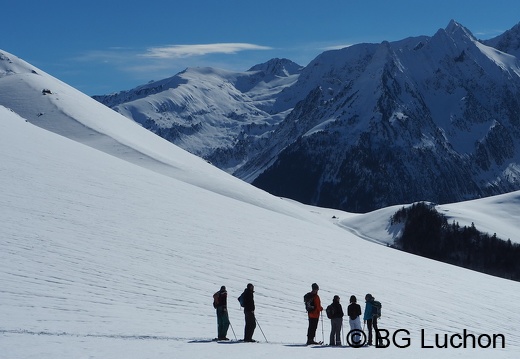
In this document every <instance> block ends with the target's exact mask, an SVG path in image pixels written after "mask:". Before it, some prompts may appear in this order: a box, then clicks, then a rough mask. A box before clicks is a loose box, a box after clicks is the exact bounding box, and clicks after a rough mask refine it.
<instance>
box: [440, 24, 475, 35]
mask: <svg viewBox="0 0 520 359" xmlns="http://www.w3.org/2000/svg"><path fill="white" fill-rule="evenodd" d="M444 31H446V33H447V34H448V35H450V36H455V35H459V36H460V35H462V36H464V37H469V38H470V39H472V40H475V36H473V34H472V33H471V31H469V30H468V29H467V28H465V27H464V26H462V25H461V24H460V23H458V22H457V21H455V20H451V21H450V23H449V24H448V26H447V27H446V28H445V29H444Z"/></svg>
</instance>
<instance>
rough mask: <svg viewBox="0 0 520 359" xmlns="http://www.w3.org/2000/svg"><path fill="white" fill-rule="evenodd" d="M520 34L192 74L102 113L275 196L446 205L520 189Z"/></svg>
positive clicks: (460, 32)
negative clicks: (141, 127)
mask: <svg viewBox="0 0 520 359" xmlns="http://www.w3.org/2000/svg"><path fill="white" fill-rule="evenodd" d="M518 29H519V27H518V25H517V26H515V27H514V28H513V29H511V30H509V31H508V32H506V33H505V34H503V35H502V36H499V37H497V38H495V39H492V40H489V41H487V42H479V41H478V40H477V39H476V38H475V37H474V36H473V35H472V34H471V32H470V31H469V30H468V29H466V28H465V27H463V26H462V25H461V24H459V23H457V22H455V21H451V22H450V23H449V25H448V26H447V27H446V28H445V29H440V30H439V31H438V32H437V33H436V34H435V35H433V36H431V37H428V36H421V37H413V38H407V39H404V40H401V41H396V42H386V41H385V42H383V43H381V44H358V45H354V46H351V47H348V48H344V49H341V50H334V51H327V52H324V53H322V54H321V55H319V56H318V57H317V58H316V59H314V60H313V61H312V62H311V63H310V64H309V65H307V66H306V67H305V68H303V69H301V70H299V68H298V67H297V66H296V65H294V64H291V63H290V62H287V61H285V62H283V66H284V68H290V69H289V70H286V71H280V70H278V69H279V68H280V67H281V66H282V64H281V63H280V60H273V61H274V63H272V62H269V63H267V64H263V65H260V67H259V68H257V67H254V68H252V69H251V70H250V71H248V72H245V73H240V74H237V73H230V72H224V71H222V70H216V69H187V70H186V71H185V72H183V73H181V74H179V75H177V76H174V77H173V78H171V79H169V80H166V81H172V82H174V83H175V84H176V86H177V87H175V88H171V89H169V90H168V91H159V90H157V91H156V92H157V93H154V94H153V95H149V96H140V98H139V100H135V101H127V100H126V98H127V97H128V96H138V95H139V94H140V93H141V92H142V88H138V89H136V90H133V91H129V92H123V93H120V94H116V95H113V96H112V97H108V98H98V99H99V100H100V101H102V102H104V103H106V104H107V105H109V106H112V107H113V108H114V109H116V110H117V111H119V112H120V113H122V114H124V115H125V116H127V117H130V118H133V119H134V120H136V121H137V122H139V123H141V124H144V126H145V127H147V128H149V129H152V130H153V131H154V132H156V133H157V134H159V135H161V136H163V137H165V138H167V139H168V140H170V141H172V142H173V143H175V144H177V145H179V146H181V147H182V148H185V149H187V150H188V151H190V152H192V153H195V154H197V155H200V156H202V157H204V158H206V159H208V160H209V161H211V162H212V163H213V164H215V165H216V166H218V167H220V168H222V169H224V170H226V171H228V172H230V173H233V174H234V175H235V176H237V177H239V178H242V179H244V180H246V181H248V182H251V183H253V184H254V185H255V186H258V187H260V188H263V189H265V190H267V191H269V192H270V193H273V194H276V195H280V196H284V197H290V198H293V199H296V200H299V201H301V202H304V203H309V204H313V205H319V206H325V207H334V208H340V209H345V210H349V211H358V212H366V211H369V210H373V209H376V208H381V207H385V206H389V205H393V204H398V203H408V202H413V201H417V200H429V201H433V202H439V203H449V202H454V201H461V200H465V199H472V198H479V197H485V196H489V195H494V194H499V193H505V192H509V191H513V190H517V189H520V63H519V60H518V57H517V55H518V43H519V42H520V35H519V32H518ZM493 46H495V47H493ZM267 69H276V70H272V71H269V70H267ZM257 71H260V72H259V73H260V74H261V76H260V75H259V73H258V72H257ZM268 73H275V74H276V75H273V76H268V75H265V74H268ZM260 78H262V79H265V80H264V81H259V80H258V79H260ZM244 79H247V81H249V82H250V83H251V85H250V86H244V84H243V83H244V81H245V80H244ZM253 79H254V80H253ZM239 80H241V81H239ZM152 85H153V84H152ZM152 85H147V86H152ZM145 88H148V87H145ZM154 91H155V90H154ZM145 92H146V91H145ZM209 93H210V95H208V94H209ZM117 97H120V98H121V99H120V100H118V101H115V102H114V101H113V99H114V98H117ZM260 99H262V101H260ZM259 101H260V102H261V104H262V105H259ZM116 104H117V105H116ZM194 104H195V105H194Z"/></svg>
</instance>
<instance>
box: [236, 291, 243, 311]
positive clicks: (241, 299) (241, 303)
mask: <svg viewBox="0 0 520 359" xmlns="http://www.w3.org/2000/svg"><path fill="white" fill-rule="evenodd" d="M237 299H238V301H239V302H240V306H241V307H242V308H243V307H244V293H242V294H240V297H238V298H237Z"/></svg>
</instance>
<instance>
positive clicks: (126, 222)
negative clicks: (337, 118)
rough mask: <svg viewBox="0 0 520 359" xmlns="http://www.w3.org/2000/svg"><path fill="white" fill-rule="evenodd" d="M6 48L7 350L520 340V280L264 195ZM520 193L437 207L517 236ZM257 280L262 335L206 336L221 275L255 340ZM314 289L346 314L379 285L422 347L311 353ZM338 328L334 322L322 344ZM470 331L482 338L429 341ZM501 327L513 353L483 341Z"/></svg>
mask: <svg viewBox="0 0 520 359" xmlns="http://www.w3.org/2000/svg"><path fill="white" fill-rule="evenodd" d="M0 54H1V55H0V153H1V154H2V159H1V161H0V201H1V203H2V206H0V215H1V218H2V226H1V227H0V228H1V229H0V233H1V235H0V248H1V249H2V250H1V251H0V283H1V286H0V303H1V305H0V318H1V320H0V353H1V355H0V356H1V357H2V358H9V359H11V358H16V359H26V358H27V359H28V358H40V359H47V358H48V359H56V358H83V357H88V358H94V359H98V358H99V359H100V358H114V359H117V358H125V359H137V358H139V359H142V358H165V357H172V358H190V359H198V358H207V357H213V356H219V357H226V358H230V359H233V358H243V357H244V356H247V357H249V358H253V359H257V358H266V357H276V358H298V359H307V358H309V359H310V358H315V357H316V356H317V355H320V353H321V350H324V351H327V353H323V354H321V355H324V356H326V357H328V358H332V359H334V358H344V357H345V356H356V355H362V356H363V357H364V358H368V359H370V358H380V357H381V355H382V354H384V356H385V357H386V358H389V359H396V358H416V357H418V356H420V357H422V358H425V359H429V358H437V357H438V356H439V355H447V356H449V357H454V356H456V357H458V358H472V359H480V358H488V357H489V356H490V355H491V356H493V357H494V358H500V359H501V358H514V357H515V355H517V353H518V351H519V350H520V335H519V333H520V327H519V323H520V320H519V319H520V318H519V314H518V313H519V312H520V284H519V283H517V282H512V281H508V280H504V279H499V278H495V277H491V276H488V275H483V274H479V273H476V272H472V271H468V270H464V269H460V268H457V267H453V266H450V265H446V264H442V263H438V262H435V261H431V260H426V259H423V258H420V257H417V256H412V255H409V254H406V253H403V252H400V251H396V250H393V249H391V248H388V247H386V246H384V245H379V244H376V243H374V241H376V240H379V241H389V240H390V239H391V238H392V237H393V236H394V235H395V232H394V229H393V228H390V227H389V216H386V215H384V214H383V213H382V211H384V210H380V211H377V212H374V213H370V214H366V215H360V214H350V213H346V212H341V211H338V210H329V209H323V208H317V207H311V206H305V205H301V204H299V203H296V202H294V201H290V200H287V199H281V198H279V197H275V196H272V195H269V194H268V193H266V192H264V191H262V190H259V189H257V188H255V187H253V186H251V185H249V184H247V183H244V182H243V181H240V180H239V179H237V178H234V177H232V176H230V175H229V174H227V173H225V172H223V171H221V170H218V169H216V168H215V167H214V166H211V165H210V164H208V163H206V162H205V161H203V160H201V159H200V158H198V157H195V156H194V155H191V154H189V153H187V152H186V151H184V150H181V149H180V148H178V147H177V146H175V145H172V144H171V143H169V142H167V141H166V140H164V139H162V138H160V137H158V136H156V135H154V134H152V133H151V132H149V131H147V130H145V129H144V128H142V127H141V126H139V125H137V124H136V123H135V122H133V121H131V120H129V119H127V118H125V117H124V116H122V115H120V114H118V113H116V112H114V111H112V110H110V109H108V108H106V107H105V106H103V105H101V104H99V103H98V102H96V101H94V100H93V99H91V98H89V97H88V96H86V95H84V94H82V93H80V92H78V91H76V90H75V89H73V88H71V87H70V86H68V85H66V84H64V83H62V82H60V81H59V80H57V79H55V78H53V77H51V76H49V75H48V74H46V73H45V72H43V71H42V70H40V69H37V68H35V67H33V66H31V65H30V64H27V63H25V62H23V61H22V60H20V59H18V58H16V57H15V56H13V55H11V54H8V53H6V52H3V51H0ZM43 90H45V91H43ZM518 198H519V193H518V192H515V193H510V194H506V195H503V196H501V197H496V199H494V200H491V199H485V200H479V201H472V202H467V203H461V204H460V205H459V204H452V205H450V206H445V207H442V208H443V210H444V211H445V212H446V213H450V214H451V215H452V216H453V218H455V219H458V218H460V219H461V223H463V222H462V220H464V218H465V220H469V219H471V220H472V221H474V223H475V225H476V226H477V228H479V227H482V228H490V229H491V230H493V231H496V232H497V234H498V235H499V236H504V237H507V236H511V239H512V240H514V241H515V242H519V241H520V238H518V233H519V232H518V223H519V221H520V211H518ZM499 211H501V212H499ZM388 213H389V214H391V213H393V212H392V211H391V209H390V210H389V211H388ZM493 214H495V215H496V216H493ZM363 221H364V223H367V225H363V224H362V223H363ZM365 239H369V240H365ZM248 282H252V283H254V284H255V288H256V293H255V300H256V307H257V309H256V317H257V319H258V323H259V327H257V329H256V331H255V335H254V338H255V339H258V340H260V341H262V342H264V343H260V344H233V343H231V344H229V345H228V344H219V343H211V342H209V343H204V342H203V340H204V339H209V338H213V337H214V336H215V333H216V320H215V313H214V309H213V307H212V305H211V303H212V297H211V296H212V293H213V292H215V291H216V290H217V289H219V288H220V286H221V285H226V286H227V289H228V292H229V296H230V304H229V314H230V319H231V323H232V325H233V329H230V331H229V332H228V336H229V337H230V338H232V339H234V338H235V336H234V335H235V334H236V336H237V337H238V338H241V337H242V329H243V313H241V310H240V308H239V305H238V302H237V301H234V298H236V297H237V296H238V295H239V293H240V292H241V291H242V290H243V288H244V287H245V285H246V284H247V283H248ZM312 282H318V283H319V284H320V287H321V290H320V295H321V298H322V301H323V303H324V304H328V303H329V302H330V301H331V300H332V296H333V295H335V294H338V295H340V296H341V297H342V303H343V306H344V308H345V307H346V305H347V304H348V303H347V302H348V298H349V296H350V295H351V294H355V295H356V296H357V297H358V298H359V300H360V302H361V303H362V298H363V296H364V294H365V293H368V292H370V293H372V294H373V295H375V296H376V298H377V299H378V300H380V301H381V302H382V303H383V317H382V319H381V321H380V326H381V327H382V328H385V329H387V330H389V331H390V333H391V336H390V338H391V337H392V334H393V333H397V335H396V337H395V338H396V343H397V344H398V345H406V339H409V340H410V342H409V343H410V345H409V346H408V347H406V348H402V349H401V348H398V347H397V346H396V345H395V343H394V342H392V344H391V345H390V347H389V348H387V349H375V348H363V349H353V348H345V347H344V348H332V349H317V348H316V349H315V348H312V347H301V346H300V345H299V343H303V342H304V341H305V339H306V328H307V318H306V313H305V310H304V307H303V301H302V298H303V294H304V293H306V292H307V291H308V290H309V289H310V284H311V283H312ZM328 328H329V324H328V320H327V319H325V320H324V321H323V323H321V324H320V328H319V330H318V333H317V335H318V339H320V340H321V339H326V338H327V336H328V332H329V329H328ZM398 330H406V331H407V332H408V334H407V332H404V331H399V332H397V331H398ZM233 333H235V334H233ZM262 333H263V334H262ZM463 333H469V334H471V335H475V337H476V338H478V337H481V338H483V339H482V343H481V344H482V345H481V344H480V343H477V344H476V346H477V347H478V348H477V349H471V348H454V347H453V346H451V347H450V348H448V349H431V348H429V347H430V346H432V345H436V344H435V340H436V336H439V338H440V340H444V339H443V338H444V335H449V336H454V339H455V342H454V343H455V344H458V343H459V337H457V335H460V334H463ZM423 334H424V335H423ZM495 334H497V335H498V334H500V335H502V336H503V337H504V339H505V341H504V346H505V347H504V348H502V345H501V343H502V342H501V341H500V340H499V341H498V342H497V343H496V344H498V345H497V346H496V348H493V347H491V348H487V349H483V348H481V346H483V345H487V342H485V340H486V336H489V338H492V336H494V335H495ZM264 335H265V337H266V338H267V339H268V341H269V344H267V343H265V339H264ZM469 346H471V339H470V344H469ZM425 347H427V348H425ZM356 350H359V351H362V353H361V352H359V353H358V352H355V351H356ZM318 351H320V353H318Z"/></svg>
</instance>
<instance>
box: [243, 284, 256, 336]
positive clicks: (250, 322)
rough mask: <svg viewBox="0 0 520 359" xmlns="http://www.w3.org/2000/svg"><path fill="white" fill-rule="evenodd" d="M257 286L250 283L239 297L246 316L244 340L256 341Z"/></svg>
mask: <svg viewBox="0 0 520 359" xmlns="http://www.w3.org/2000/svg"><path fill="white" fill-rule="evenodd" d="M254 289H255V287H254V286H253V285H252V284H251V283H248V285H247V287H246V289H244V292H243V293H242V294H241V295H240V297H238V301H239V302H240V306H242V307H243V308H244V316H245V322H246V324H245V328H244V342H249V343H254V342H256V340H254V339H253V333H254V332H255V328H256V323H257V322H256V318H255V300H254V296H253V293H254V292H255V290H254Z"/></svg>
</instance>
